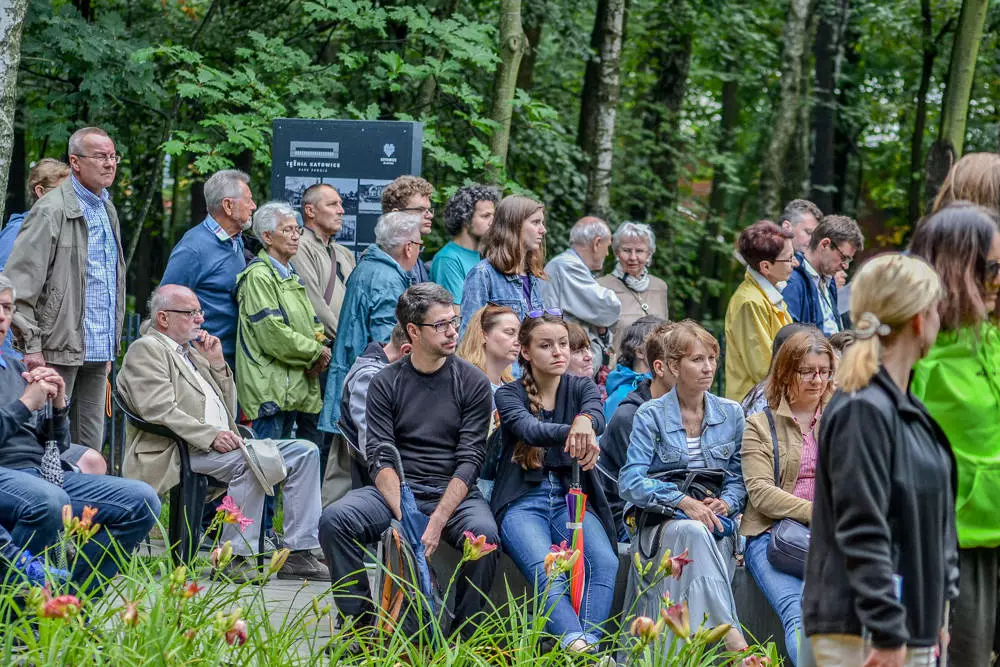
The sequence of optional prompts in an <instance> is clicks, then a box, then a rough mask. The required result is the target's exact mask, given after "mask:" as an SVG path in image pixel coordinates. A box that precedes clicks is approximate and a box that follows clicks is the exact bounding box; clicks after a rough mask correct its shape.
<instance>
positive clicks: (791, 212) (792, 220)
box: [778, 199, 823, 227]
mask: <svg viewBox="0 0 1000 667" xmlns="http://www.w3.org/2000/svg"><path fill="white" fill-rule="evenodd" d="M807 213H811V214H812V216H813V217H814V218H816V222H817V223H818V222H819V221H820V220H822V219H823V212H822V211H820V210H819V206H816V204H814V203H812V202H811V201H809V200H808V199H793V200H792V201H790V202H788V203H787V204H785V208H784V209H783V210H782V211H781V215H779V216H778V226H779V227H780V226H781V225H782V224H783V223H785V222H787V223H788V224H790V225H791V226H792V227H795V226H796V225H798V224H799V223H800V222H802V218H803V216H805V215H806V214H807Z"/></svg>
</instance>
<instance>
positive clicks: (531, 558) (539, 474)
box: [492, 309, 618, 652]
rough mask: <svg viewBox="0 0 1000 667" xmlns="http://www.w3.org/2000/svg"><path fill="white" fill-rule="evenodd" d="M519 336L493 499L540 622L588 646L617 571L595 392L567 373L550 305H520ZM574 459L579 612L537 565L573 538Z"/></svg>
mask: <svg viewBox="0 0 1000 667" xmlns="http://www.w3.org/2000/svg"><path fill="white" fill-rule="evenodd" d="M518 339H519V342H520V344H521V352H520V356H519V361H520V365H521V369H522V370H523V375H522V377H521V379H520V380H519V381H517V382H511V383H509V384H506V385H504V386H503V387H500V389H498V390H497V392H496V396H495V401H496V405H497V409H498V410H499V412H500V430H501V438H502V450H501V455H500V464H499V469H498V470H497V474H496V485H495V487H494V490H493V499H492V508H493V512H494V514H496V518H497V524H498V525H499V526H500V541H501V543H502V544H503V548H504V551H506V552H507V554H508V555H509V556H510V557H511V559H512V560H513V561H514V563H515V564H516V565H517V567H518V569H520V570H521V572H522V573H523V574H524V576H525V578H526V579H527V580H528V581H533V582H535V588H536V590H537V591H539V592H541V591H544V590H548V598H547V599H546V600H545V601H544V604H545V609H546V613H547V623H546V627H547V628H548V631H549V632H550V633H551V634H552V635H554V636H555V637H557V638H558V639H559V641H560V643H561V644H562V646H563V647H564V648H566V649H567V650H568V651H571V652H583V651H590V650H593V649H594V648H596V645H597V643H598V642H599V641H600V639H601V636H602V635H603V634H604V627H603V626H604V623H605V621H607V619H608V616H609V615H610V614H611V605H612V602H613V598H614V587H615V576H616V574H617V572H618V556H617V554H616V552H615V546H614V545H615V527H614V520H613V519H612V516H611V508H610V506H609V505H608V501H607V498H606V497H605V495H604V490H603V488H602V486H601V484H600V480H599V478H598V477H597V471H596V470H595V466H596V465H597V459H598V458H599V456H600V449H599V448H598V445H597V436H598V435H600V433H602V432H603V431H604V413H603V411H602V409H601V397H600V395H599V394H598V392H597V386H596V385H595V384H594V381H593V380H591V379H590V378H589V377H579V376H572V375H567V374H566V369H567V367H568V365H569V359H570V349H569V334H568V332H567V329H566V324H565V322H563V319H562V314H561V313H560V312H559V311H558V310H552V309H550V310H534V311H531V312H529V313H527V315H526V317H525V319H524V321H523V322H522V323H521V330H520V333H519V335H518ZM574 463H576V464H578V465H579V466H580V469H581V474H580V481H581V486H582V487H583V491H584V493H586V494H587V513H586V516H585V518H584V521H583V533H584V548H583V554H582V556H581V557H582V558H583V559H584V564H585V568H586V569H585V572H586V577H585V589H584V594H583V603H582V604H581V606H580V613H579V615H577V613H576V612H575V611H574V610H573V605H572V603H571V601H570V593H569V587H568V586H567V582H566V578H565V577H563V576H560V577H558V578H554V579H553V580H552V582H551V583H550V582H549V578H548V572H547V571H546V568H545V560H546V558H545V557H546V556H547V555H548V554H549V551H550V547H551V545H553V544H557V545H558V544H561V543H562V542H567V543H569V541H570V540H571V535H570V532H571V531H570V530H569V529H568V528H567V527H566V524H567V522H568V521H569V511H568V509H567V506H566V494H567V491H568V488H569V479H570V473H571V468H572V466H573V464H574Z"/></svg>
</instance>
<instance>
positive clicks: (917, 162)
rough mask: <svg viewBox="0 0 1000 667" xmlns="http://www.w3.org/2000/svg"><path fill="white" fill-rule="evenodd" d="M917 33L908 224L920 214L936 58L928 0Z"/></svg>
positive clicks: (922, 0)
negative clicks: (918, 46)
mask: <svg viewBox="0 0 1000 667" xmlns="http://www.w3.org/2000/svg"><path fill="white" fill-rule="evenodd" d="M920 18H921V25H920V33H921V34H920V37H921V41H922V42H923V49H922V51H923V58H922V62H921V66H920V85H919V86H918V87H917V109H916V115H915V117H914V119H913V135H912V136H911V137H910V180H909V183H907V193H906V196H907V201H908V206H907V212H908V218H909V221H910V223H911V224H914V225H915V224H916V222H917V220H919V219H920V216H921V215H922V210H921V209H922V206H921V203H922V202H921V199H920V190H921V187H920V186H921V185H923V183H922V180H923V179H922V175H923V167H924V155H923V151H924V132H925V130H926V129H927V91H928V90H930V87H931V76H932V75H933V74H934V61H935V60H936V59H937V43H936V42H934V41H933V39H932V36H931V32H932V27H933V25H932V22H933V17H932V15H931V0H920Z"/></svg>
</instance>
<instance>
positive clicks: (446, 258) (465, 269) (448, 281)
mask: <svg viewBox="0 0 1000 667" xmlns="http://www.w3.org/2000/svg"><path fill="white" fill-rule="evenodd" d="M481 259H482V257H481V256H480V255H479V253H478V252H476V251H475V250H469V249H468V248H463V247H462V246H460V245H458V244H457V243H455V242H454V241H448V243H446V244H445V246H444V247H443V248H441V250H439V251H438V253H437V254H436V255H434V261H433V262H431V280H432V281H433V282H436V283H437V284H438V285H441V286H442V287H444V288H445V289H446V290H448V291H449V292H451V294H452V296H454V297H455V303H457V304H461V303H462V287H463V286H464V285H465V277H466V276H467V275H469V271H471V270H472V267H474V266H475V265H476V264H478V263H479V260H481Z"/></svg>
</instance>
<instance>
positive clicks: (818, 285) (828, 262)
mask: <svg viewBox="0 0 1000 667" xmlns="http://www.w3.org/2000/svg"><path fill="white" fill-rule="evenodd" d="M864 243H865V237H864V235H863V234H862V233H861V228H860V227H858V223H857V222H855V221H854V220H853V219H851V218H848V217H847V216H844V215H828V216H825V217H824V218H823V219H822V220H821V221H820V223H819V225H817V226H816V229H814V230H813V233H812V237H811V238H810V240H809V247H808V248H806V250H805V252H802V253H797V254H796V258H797V259H798V260H799V265H798V266H797V267H795V268H794V269H793V270H792V275H791V276H790V277H789V278H788V284H787V285H786V286H785V289H784V290H783V291H782V292H781V296H783V297H784V299H785V303H786V304H787V305H788V312H789V314H790V315H791V316H792V319H793V320H794V321H796V322H803V323H805V324H812V325H814V326H815V327H816V328H818V329H819V330H820V331H822V332H823V333H824V334H826V335H827V336H832V335H833V334H835V333H837V332H839V331H843V330H844V322H843V319H842V317H841V314H840V308H839V306H838V299H837V282H836V278H835V276H836V274H837V273H838V272H839V271H842V270H843V271H846V270H847V268H848V267H849V266H850V265H851V262H853V261H854V255H855V253H858V252H861V250H862V249H864Z"/></svg>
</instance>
